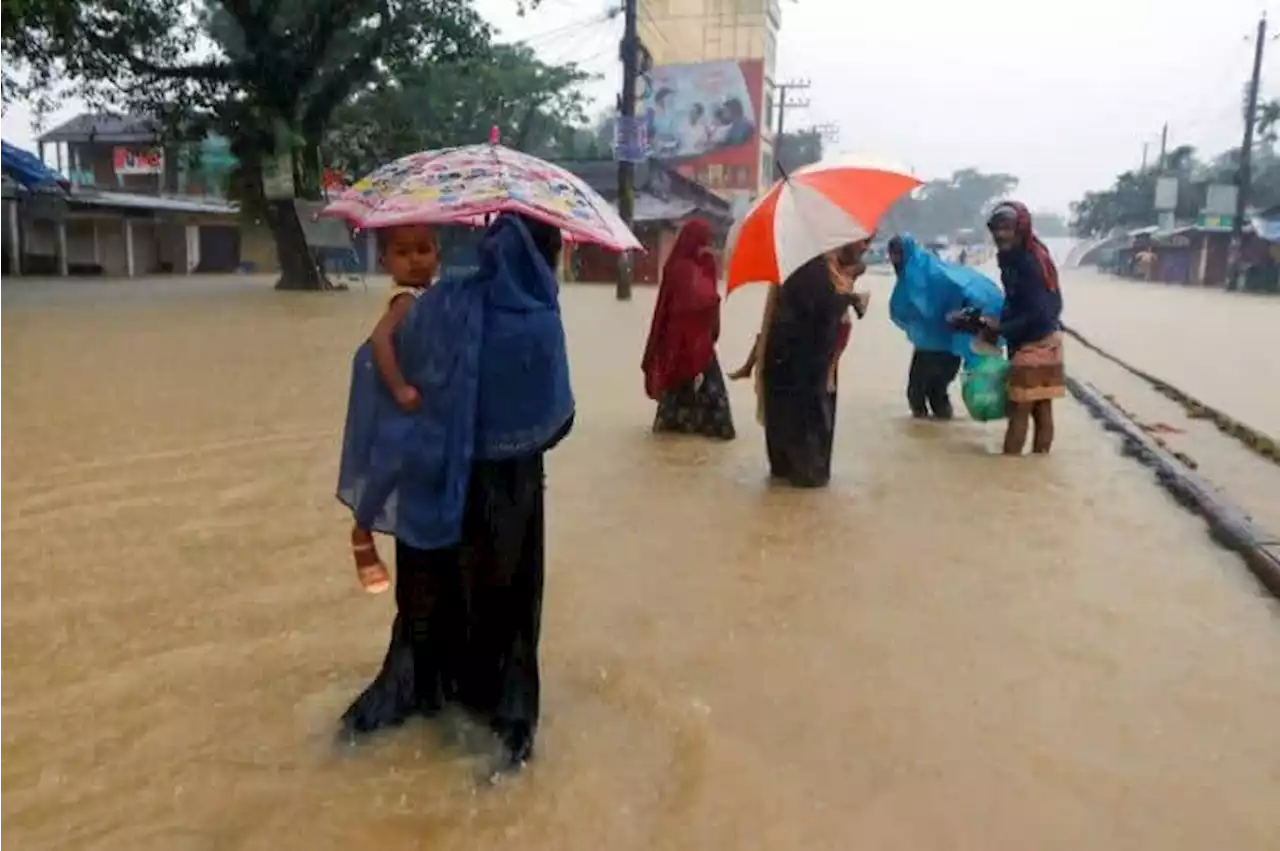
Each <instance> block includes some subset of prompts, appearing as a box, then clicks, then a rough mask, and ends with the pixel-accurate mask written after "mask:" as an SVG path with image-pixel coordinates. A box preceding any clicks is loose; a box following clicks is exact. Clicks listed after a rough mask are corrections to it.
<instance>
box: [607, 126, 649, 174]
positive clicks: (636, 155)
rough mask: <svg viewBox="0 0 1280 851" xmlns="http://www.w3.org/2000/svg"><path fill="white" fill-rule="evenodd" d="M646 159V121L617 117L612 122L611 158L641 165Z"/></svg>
mask: <svg viewBox="0 0 1280 851" xmlns="http://www.w3.org/2000/svg"><path fill="white" fill-rule="evenodd" d="M648 157H649V127H648V121H647V120H646V119H645V118H644V117H643V116H634V117H631V118H628V117H626V116H622V115H619V116H618V117H617V120H615V121H614V122H613V158H614V159H615V160H617V161H618V162H623V163H642V162H644V161H645V160H646V159H648Z"/></svg>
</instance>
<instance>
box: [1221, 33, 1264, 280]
mask: <svg viewBox="0 0 1280 851" xmlns="http://www.w3.org/2000/svg"><path fill="white" fill-rule="evenodd" d="M1266 43H1267V13H1266V12H1263V13H1262V17H1260V18H1258V34H1257V35H1256V36H1255V37H1254V41H1253V77H1252V78H1250V80H1249V103H1248V105H1247V106H1245V111H1244V139H1243V140H1242V141H1241V143H1240V173H1239V177H1238V178H1237V182H1236V215H1235V218H1233V219H1232V220H1231V265H1230V268H1229V269H1228V270H1227V289H1229V290H1234V289H1238V288H1239V278H1240V251H1241V249H1242V248H1243V246H1244V215H1245V210H1246V209H1247V208H1248V206H1249V189H1250V187H1251V185H1252V183H1253V127H1254V125H1255V124H1256V123H1257V121H1258V83H1259V82H1260V80H1261V79H1262V50H1263V47H1264V46H1265V45H1266Z"/></svg>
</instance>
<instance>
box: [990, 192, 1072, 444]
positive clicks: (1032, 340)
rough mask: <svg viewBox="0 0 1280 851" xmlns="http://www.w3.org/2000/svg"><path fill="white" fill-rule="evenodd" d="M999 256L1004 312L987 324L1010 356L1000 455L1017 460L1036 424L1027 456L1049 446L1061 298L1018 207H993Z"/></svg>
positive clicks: (1059, 375) (1061, 389) (1026, 215)
mask: <svg viewBox="0 0 1280 851" xmlns="http://www.w3.org/2000/svg"><path fill="white" fill-rule="evenodd" d="M987 228H988V229H989V230H990V231H991V238H992V239H993V240H994V241H995V244H996V249H997V251H998V254H997V255H996V256H997V260H998V261H999V264H1000V282H1001V283H1002V284H1003V285H1004V309H1003V310H1001V312H1000V318H999V320H998V321H996V320H988V321H987V324H988V327H989V328H990V331H991V333H992V335H993V336H994V335H995V334H998V335H999V336H1000V337H1003V338H1004V341H1005V344H1006V345H1007V346H1008V350H1009V379H1008V392H1009V426H1008V430H1007V431H1006V432H1005V437H1004V454H1006V455H1021V454H1022V450H1023V447H1024V445H1025V444H1026V442H1027V432H1028V430H1029V429H1030V426H1031V424H1032V423H1033V422H1034V424H1035V436H1034V437H1033V439H1032V442H1031V451H1032V452H1035V453H1037V454H1044V453H1047V452H1048V451H1049V449H1050V447H1052V445H1053V400H1054V399H1061V398H1062V397H1063V396H1064V395H1065V393H1066V374H1065V370H1064V368H1063V351H1062V323H1061V316H1062V292H1061V290H1060V289H1059V288H1058V269H1057V267H1056V266H1055V265H1054V263H1053V258H1052V257H1051V256H1050V254H1049V249H1048V248H1047V247H1046V246H1045V244H1044V243H1043V242H1041V241H1040V239H1039V238H1038V237H1037V236H1036V235H1035V231H1034V230H1032V227H1031V213H1030V212H1029V211H1028V210H1027V208H1026V207H1025V206H1023V205H1022V204H1019V203H1018V202H1016V201H1005V202H1002V203H1001V204H999V205H997V206H996V208H995V210H993V211H992V213H991V218H990V219H989V220H988V222H987Z"/></svg>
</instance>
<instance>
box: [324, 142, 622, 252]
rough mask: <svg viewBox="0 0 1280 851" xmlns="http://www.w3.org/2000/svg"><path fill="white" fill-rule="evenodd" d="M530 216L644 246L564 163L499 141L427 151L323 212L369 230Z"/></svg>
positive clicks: (589, 239)
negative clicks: (495, 215) (502, 215)
mask: <svg viewBox="0 0 1280 851" xmlns="http://www.w3.org/2000/svg"><path fill="white" fill-rule="evenodd" d="M504 212H511V213H524V214H525V215H527V216H531V217H533V218H535V219H539V220H541V221H544V222H546V223H547V224H550V225H555V226H556V227H558V228H560V230H561V231H562V232H563V233H564V235H565V236H566V237H567V238H568V239H570V240H572V241H573V242H579V243H594V244H596V245H599V246H601V247H602V248H607V249H609V250H611V251H641V250H643V248H642V247H641V245H640V241H639V240H638V239H636V237H635V234H633V233H632V232H631V231H630V230H629V229H628V228H627V226H626V225H625V224H623V222H622V219H621V218H619V217H618V214H617V212H616V211H615V210H614V208H613V206H612V205H611V204H609V202H608V201H606V200H604V198H602V197H600V195H599V194H598V193H597V192H596V191H595V190H593V189H592V188H591V187H590V186H588V185H587V184H586V183H585V182H583V180H582V179H581V178H579V177H577V176H576V175H574V174H571V173H570V172H568V171H566V170H564V169H563V168H561V167H560V166H558V165H554V164H552V163H549V162H546V161H544V160H540V159H538V158H537V157H531V156H529V155H528V154H522V153H520V152H519V151H513V150H511V149H510V148H504V147H502V146H501V145H497V144H488V145H467V146H465V147H458V148H444V149H441V150H438V151H422V152H420V153H417V154H409V155H408V156H407V157H401V158H400V159H398V160H396V161H395V162H391V163H388V164H387V165H384V166H382V167H381V168H379V169H377V170H376V171H374V172H373V173H372V174H369V175H368V176H366V177H364V178H362V179H361V180H359V181H357V182H356V183H355V184H354V185H353V186H352V187H351V188H350V189H348V190H346V191H345V192H343V193H342V194H341V195H340V196H338V198H337V200H335V201H334V202H333V203H331V204H329V205H328V206H327V207H325V208H324V210H322V211H321V213H320V215H322V216H334V217H338V218H343V219H346V220H347V221H348V222H350V223H352V224H354V225H356V226H357V227H360V228H364V229H373V228H384V227H393V226H395V225H406V224H463V225H470V226H472V227H475V226H477V225H479V224H482V223H483V222H484V220H485V217H486V216H488V215H490V214H493V213H504Z"/></svg>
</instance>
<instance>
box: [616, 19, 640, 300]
mask: <svg viewBox="0 0 1280 851" xmlns="http://www.w3.org/2000/svg"><path fill="white" fill-rule="evenodd" d="M639 5H640V0H625V3H624V4H623V28H622V50H621V52H622V102H621V103H620V104H618V111H619V113H620V118H619V119H618V124H619V126H618V131H619V138H620V139H621V140H622V141H623V147H625V146H626V140H628V139H630V140H632V141H634V140H635V139H636V138H638V128H637V127H636V126H635V124H636V78H637V77H639V76H640V36H639V34H638V33H637V32H636V18H637V13H638V11H639ZM631 160H632V157H631V156H629V155H628V154H627V152H625V151H624V152H622V155H621V156H619V157H618V215H619V216H620V217H621V218H622V221H623V223H624V224H625V225H626V226H627V227H628V228H631V227H632V225H633V224H634V222H635V209H636V164H635V163H634V162H632V161H631ZM617 297H618V301H630V300H631V257H630V255H629V254H628V253H623V254H620V255H619V256H618V288H617Z"/></svg>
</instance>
